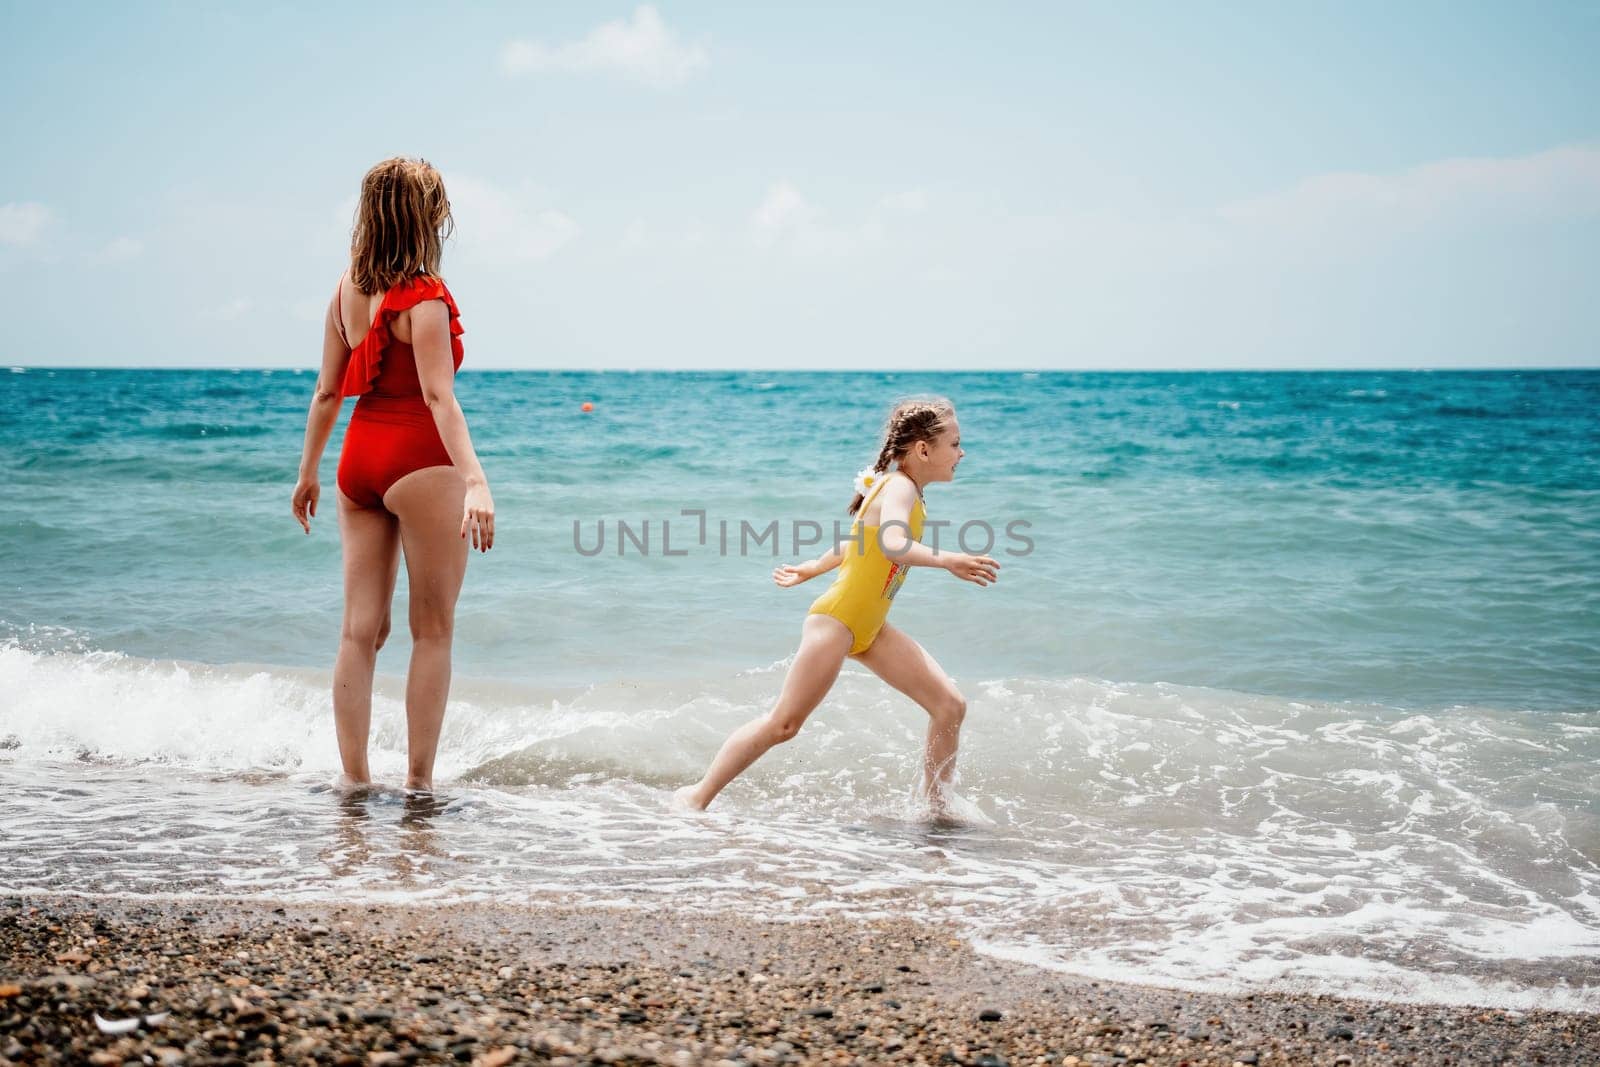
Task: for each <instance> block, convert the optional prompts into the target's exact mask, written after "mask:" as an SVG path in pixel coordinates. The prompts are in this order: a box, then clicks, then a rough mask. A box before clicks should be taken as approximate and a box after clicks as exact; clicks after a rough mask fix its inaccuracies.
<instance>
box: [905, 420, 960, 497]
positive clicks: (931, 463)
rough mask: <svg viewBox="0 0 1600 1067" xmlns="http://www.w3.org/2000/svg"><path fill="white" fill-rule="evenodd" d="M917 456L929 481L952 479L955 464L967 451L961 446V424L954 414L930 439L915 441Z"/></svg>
mask: <svg viewBox="0 0 1600 1067" xmlns="http://www.w3.org/2000/svg"><path fill="white" fill-rule="evenodd" d="M916 448H917V453H918V458H919V459H921V460H922V469H923V470H924V471H926V472H927V480H928V481H930V482H949V481H954V480H955V476H956V464H957V463H960V462H961V457H962V456H964V455H966V454H967V453H966V452H965V451H964V450H963V449H962V447H961V426H960V425H959V424H958V423H957V422H956V419H955V416H954V415H952V416H951V417H950V421H949V423H948V424H947V425H946V426H945V428H944V430H943V431H942V432H941V433H940V434H939V436H938V437H935V438H934V439H933V440H931V441H919V442H917V446H916Z"/></svg>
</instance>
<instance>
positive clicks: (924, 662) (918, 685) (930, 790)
mask: <svg viewBox="0 0 1600 1067" xmlns="http://www.w3.org/2000/svg"><path fill="white" fill-rule="evenodd" d="M856 659H857V660H859V661H860V662H861V663H864V664H865V665H866V666H867V667H869V668H871V670H872V672H873V673H874V674H876V675H877V676H878V677H879V678H882V679H883V680H884V681H885V682H888V683H889V684H890V685H892V686H893V687H894V688H896V689H898V690H900V692H902V693H904V694H905V695H906V696H908V697H910V698H911V699H912V700H915V701H916V702H917V703H918V704H920V705H921V706H922V710H924V711H926V712H927V713H928V719H929V722H928V741H927V746H926V748H925V749H924V751H923V757H922V784H923V788H924V789H925V790H926V791H927V795H928V799H929V800H930V801H932V802H933V803H935V804H938V803H939V800H940V798H941V797H942V795H943V791H944V788H945V787H946V786H948V785H949V784H950V779H951V778H952V777H953V776H954V774H955V770H956V748H957V746H958V745H959V744H960V742H961V720H962V719H964V718H965V717H966V714H967V702H966V700H965V699H964V698H963V697H962V696H961V691H960V690H958V689H957V688H956V684H955V683H954V682H952V681H951V680H950V676H949V675H948V674H946V673H944V669H943V668H941V667H940V666H939V664H938V661H936V660H935V659H934V658H933V657H932V656H930V655H928V652H927V650H926V649H924V648H923V647H922V646H921V645H919V644H917V643H916V642H915V641H913V640H912V639H911V637H910V636H909V635H908V634H907V633H906V632H905V631H904V630H897V629H895V628H894V627H893V626H890V625H889V624H888V623H885V624H884V626H883V629H881V630H879V631H878V636H877V639H876V640H874V641H873V642H872V646H871V647H870V648H868V649H867V650H866V651H865V652H863V653H861V654H860V655H859V656H857V657H856Z"/></svg>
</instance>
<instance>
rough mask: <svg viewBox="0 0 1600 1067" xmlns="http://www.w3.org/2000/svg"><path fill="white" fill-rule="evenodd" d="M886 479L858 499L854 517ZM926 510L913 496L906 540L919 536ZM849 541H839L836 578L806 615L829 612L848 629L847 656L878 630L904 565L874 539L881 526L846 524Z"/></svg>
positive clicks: (906, 568) (903, 574) (901, 579)
mask: <svg viewBox="0 0 1600 1067" xmlns="http://www.w3.org/2000/svg"><path fill="white" fill-rule="evenodd" d="M888 483H889V479H887V478H885V479H883V480H882V481H880V482H879V483H878V485H877V487H876V488H874V489H873V491H872V495H870V496H868V497H867V499H866V500H864V501H862V502H861V508H860V510H859V511H858V512H857V515H865V514H866V513H867V505H869V504H871V503H872V498H873V497H874V496H876V495H877V494H878V491H879V490H881V489H882V488H883V487H884V486H885V485H887V484H888ZM925 517H926V511H925V510H924V508H923V506H922V500H921V499H920V498H919V499H918V500H917V502H916V504H915V506H913V507H912V509H911V521H910V523H909V524H908V525H909V526H910V528H911V538H912V540H918V539H920V538H921V537H922V524H923V521H924V519H925ZM850 536H851V541H850V542H848V543H845V544H841V545H840V552H841V553H842V555H843V558H842V559H841V560H840V563H839V576H838V577H837V578H836V579H834V582H833V584H832V585H831V586H829V587H828V590H827V592H825V593H823V594H822V595H821V596H819V597H818V598H817V599H816V602H815V603H813V604H812V605H811V612H810V613H811V614H812V615H831V616H833V617H834V618H835V619H838V620H839V621H840V622H842V623H844V624H845V626H847V627H849V628H850V633H851V635H852V636H853V637H854V638H855V640H854V641H853V642H852V643H851V645H850V653H851V655H859V654H860V653H862V652H865V651H866V650H867V649H868V648H870V647H871V646H872V642H873V641H874V640H875V639H876V638H877V636H878V631H879V630H881V629H883V624H884V622H885V620H887V619H888V617H889V605H890V604H891V603H892V602H893V601H894V597H895V594H896V593H898V592H899V591H900V587H901V586H902V585H904V584H905V580H906V572H907V571H909V570H910V567H909V565H907V564H905V563H902V562H900V561H899V560H891V559H890V558H889V557H888V556H887V555H886V554H885V553H884V551H883V545H882V543H881V542H880V538H881V536H882V528H881V527H879V526H866V525H863V524H862V522H861V520H860V519H859V518H857V519H856V521H855V524H854V525H853V526H851V528H850Z"/></svg>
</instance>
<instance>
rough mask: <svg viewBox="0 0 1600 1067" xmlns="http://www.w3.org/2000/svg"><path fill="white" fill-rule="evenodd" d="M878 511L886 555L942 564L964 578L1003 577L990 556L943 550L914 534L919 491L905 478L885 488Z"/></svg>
mask: <svg viewBox="0 0 1600 1067" xmlns="http://www.w3.org/2000/svg"><path fill="white" fill-rule="evenodd" d="M882 500H883V503H882V504H881V505H880V507H879V510H878V538H879V544H880V545H881V546H882V548H883V554H884V555H885V556H888V557H889V558H890V559H892V560H894V561H895V562H896V563H904V564H907V565H908V566H912V567H942V568H944V569H945V570H947V571H949V572H950V573H951V574H953V575H955V576H956V577H957V578H960V579H962V580H963V581H968V582H976V583H977V584H978V585H989V584H990V583H992V582H993V581H995V580H996V579H997V578H999V577H1000V564H999V563H997V562H996V561H995V560H992V559H990V558H989V557H988V556H974V555H972V554H970V553H967V552H940V551H939V550H937V549H933V548H929V547H928V546H927V545H925V544H923V543H922V542H921V541H916V540H913V539H912V537H911V508H912V507H913V505H915V504H916V502H917V491H916V489H915V488H914V487H913V486H912V485H911V483H910V482H909V481H908V480H907V479H904V478H896V479H895V480H894V481H892V482H890V483H889V484H888V485H886V486H884V487H883V496H882Z"/></svg>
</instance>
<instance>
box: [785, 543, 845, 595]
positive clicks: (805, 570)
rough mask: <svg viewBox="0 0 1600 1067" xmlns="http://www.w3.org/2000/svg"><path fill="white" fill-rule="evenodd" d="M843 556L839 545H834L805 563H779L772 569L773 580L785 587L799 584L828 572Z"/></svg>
mask: <svg viewBox="0 0 1600 1067" xmlns="http://www.w3.org/2000/svg"><path fill="white" fill-rule="evenodd" d="M842 558H843V557H842V556H840V555H839V546H838V545H834V546H833V547H832V548H830V549H828V551H826V552H824V553H823V554H822V555H820V556H818V557H817V558H816V559H808V560H806V561H805V562H804V563H782V564H779V565H778V566H776V567H774V568H773V569H772V580H773V581H774V582H776V583H777V584H779V585H781V586H784V587H785V588H787V587H789V586H791V585H799V584H800V583H801V582H805V581H810V580H811V579H812V578H815V577H817V575H819V574H827V573H828V572H829V571H831V570H833V568H835V567H837V566H838V565H839V561H840V560H841V559H842Z"/></svg>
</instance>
